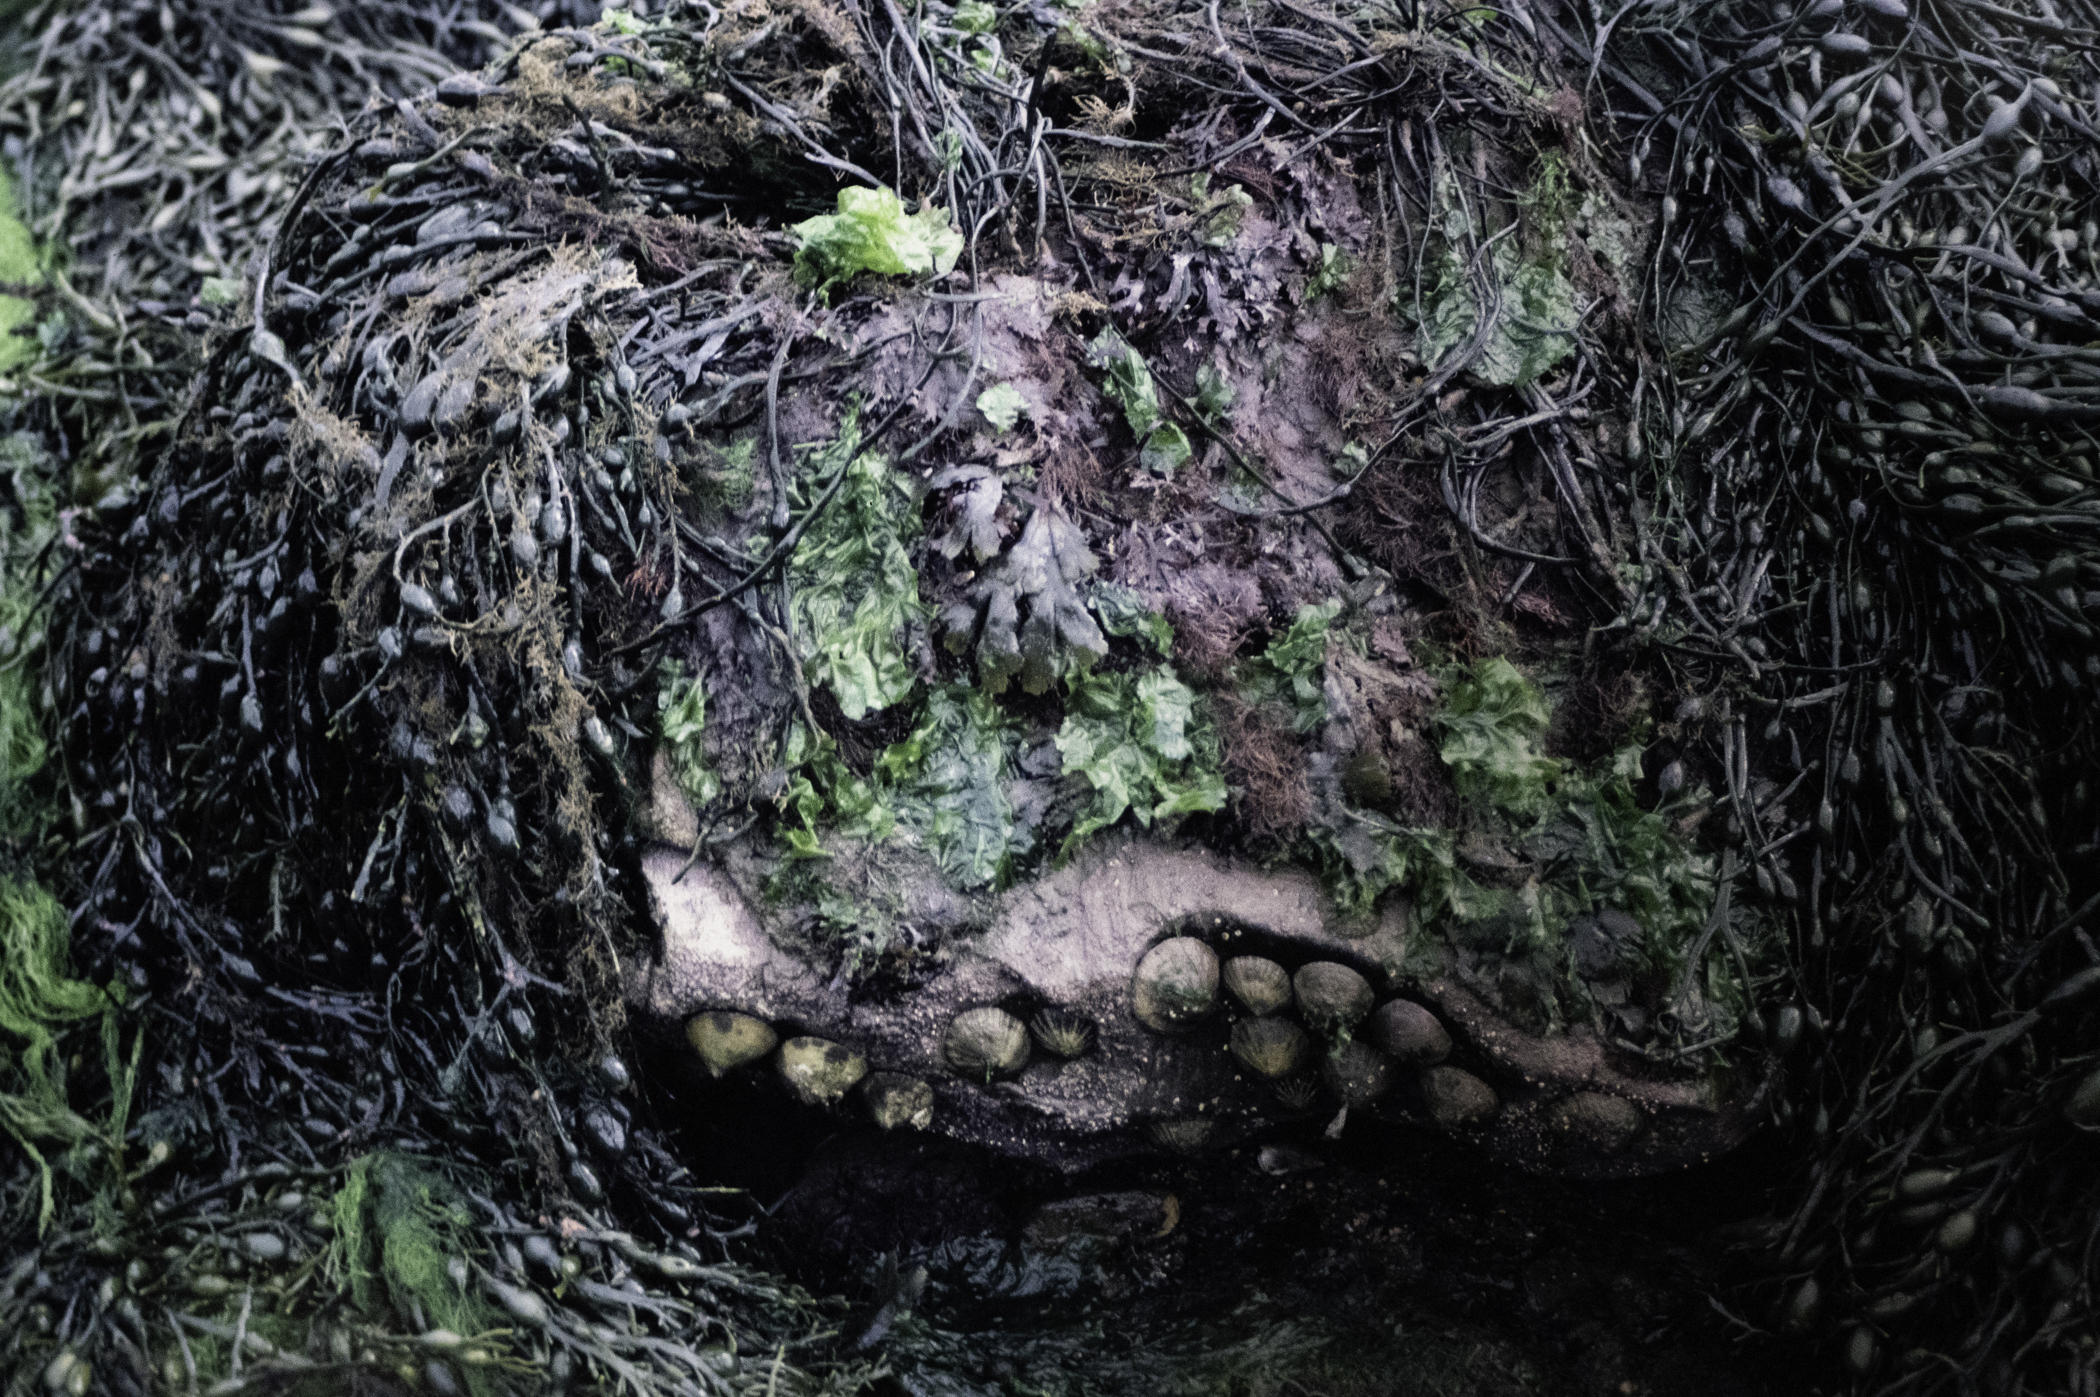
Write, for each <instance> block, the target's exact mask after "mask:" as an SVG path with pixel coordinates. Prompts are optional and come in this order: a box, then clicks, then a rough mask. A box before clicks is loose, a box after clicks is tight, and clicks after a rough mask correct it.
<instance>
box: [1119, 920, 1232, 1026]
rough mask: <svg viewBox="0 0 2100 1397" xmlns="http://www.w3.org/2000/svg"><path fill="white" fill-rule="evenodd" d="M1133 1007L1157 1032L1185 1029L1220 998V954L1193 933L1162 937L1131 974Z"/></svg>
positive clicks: (1140, 1019) (1199, 1018)
mask: <svg viewBox="0 0 2100 1397" xmlns="http://www.w3.org/2000/svg"><path fill="white" fill-rule="evenodd" d="M1130 997H1131V1007H1132V1008H1133V1010H1134V1011H1135V1012H1136V1014H1137V1017H1138V1022H1139V1023H1141V1024H1143V1025H1144V1026H1145V1027H1147V1028H1149V1029H1152V1030H1153V1031H1154V1032H1156V1033H1184V1032H1186V1031H1188V1030H1189V1029H1191V1028H1193V1027H1195V1026H1196V1025H1197V1024H1198V1023H1200V1022H1202V1020H1203V1019H1204V1017H1205V1016H1206V1015H1208V1014H1209V1013H1210V1011H1211V1010H1212V1009H1213V1008H1215V1007H1216V1005H1217V1002H1218V955H1217V952H1215V951H1213V950H1211V948H1210V947H1209V946H1206V945H1205V944H1203V942H1201V941H1198V940H1197V939H1196V938H1195V937H1193V936H1177V937H1175V938H1173V939H1172V940H1170V941H1162V942H1160V943H1159V944H1158V945H1157V946H1154V947H1153V948H1152V949H1151V950H1149V951H1147V952H1145V956H1144V959H1142V960H1140V961H1139V962H1138V964H1137V973H1136V974H1135V975H1133V976H1132V977H1131V986H1130Z"/></svg>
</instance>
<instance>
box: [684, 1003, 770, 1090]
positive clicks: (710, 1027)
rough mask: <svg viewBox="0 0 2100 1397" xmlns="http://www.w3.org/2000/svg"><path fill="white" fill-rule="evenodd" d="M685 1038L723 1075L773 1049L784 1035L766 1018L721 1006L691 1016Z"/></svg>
mask: <svg viewBox="0 0 2100 1397" xmlns="http://www.w3.org/2000/svg"><path fill="white" fill-rule="evenodd" d="M685 1041H686V1042H688V1043H690V1044H692V1045H693V1051H694V1052H696V1053H698V1054H699V1055H700V1061H701V1062H703V1063H705V1064H706V1065H707V1070H708V1071H709V1072H711V1073H713V1074H714V1075H715V1076H717V1077H719V1076H721V1075H722V1074H723V1073H724V1072H727V1071H729V1070H731V1069H732V1068H737V1067H742V1066H743V1065H744V1064H745V1063H747V1062H756V1061H758V1060H759V1059H760V1058H762V1057H764V1056H765V1055H766V1054H767V1053H770V1052H772V1051H773V1049H774V1048H776V1047H778V1046H780V1035H779V1034H777V1033H775V1032H774V1031H773V1028H772V1025H770V1024H768V1023H767V1022H766V1021H765V1020H764V1019H754V1018H752V1017H751V1016H750V1015H749V1014H739V1013H736V1012H734V1011H732V1010H729V1009H717V1010H714V1011H713V1012H712V1013H706V1014H695V1015H694V1016H693V1017H692V1018H690V1019H688V1020H687V1021H686V1025H685Z"/></svg>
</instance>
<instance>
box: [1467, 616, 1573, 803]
mask: <svg viewBox="0 0 2100 1397" xmlns="http://www.w3.org/2000/svg"><path fill="white" fill-rule="evenodd" d="M1445 693H1446V698H1445V701H1444V706H1443V708H1442V709H1441V710H1439V712H1438V713H1437V716H1436V723H1437V726H1438V727H1439V728H1440V729H1442V731H1443V741H1442V744H1441V746H1440V748H1439V752H1440V755H1441V756H1442V757H1443V759H1444V764H1445V765H1446V766H1448V767H1450V768H1451V773H1452V775H1453V776H1454V777H1455V778H1456V779H1457V782H1458V790H1459V794H1460V795H1462V796H1464V797H1465V798H1466V799H1468V800H1470V801H1473V802H1475V803H1476V804H1479V805H1483V806H1492V807H1493V808H1495V809H1497V810H1501V811H1503V812H1505V813H1507V814H1510V815H1514V816H1518V817H1525V816H1536V815H1538V814H1540V813H1542V812H1543V811H1544V810H1545V809H1546V805H1547V802H1548V801H1549V799H1550V798H1551V797H1552V795H1553V793H1554V783H1555V782H1557V781H1558V780H1559V778H1560V775H1561V764H1560V763H1559V762H1558V761H1556V760H1554V759H1553V758H1552V757H1548V756H1545V755H1543V754H1541V753H1540V752H1539V751H1538V739H1539V738H1540V736H1542V735H1543V734H1544V733H1545V731H1546V726H1547V715H1546V702H1545V699H1544V698H1543V697H1542V696H1541V695H1540V693H1539V691H1538V689H1537V687H1536V686H1535V685H1533V684H1532V683H1531V682H1530V681H1529V680H1527V679H1525V678H1524V676H1523V675H1521V674H1519V673H1517V670H1516V666H1514V665H1512V664H1511V663H1510V662H1509V661H1508V660H1506V659H1504V658H1502V657H1501V656H1500V655H1497V656H1494V657H1493V658H1491V659H1487V660H1483V661H1481V662H1480V663H1479V664H1478V665H1476V666H1474V667H1473V669H1472V671H1471V672H1470V673H1467V674H1464V675H1461V676H1455V677H1454V678H1453V679H1452V681H1451V682H1450V683H1448V684H1447V685H1446V689H1445Z"/></svg>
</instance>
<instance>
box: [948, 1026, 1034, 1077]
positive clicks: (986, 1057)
mask: <svg viewBox="0 0 2100 1397" xmlns="http://www.w3.org/2000/svg"><path fill="white" fill-rule="evenodd" d="M942 1053H943V1055H944V1056H946V1057H947V1059H948V1065H949V1066H950V1067H952V1068H954V1069H955V1072H956V1075H957V1076H960V1077H967V1078H969V1079H970V1080H971V1081H973V1082H988V1081H990V1080H991V1079H992V1078H994V1077H1006V1076H1011V1075H1012V1074H1014V1073H1016V1072H1018V1071H1020V1070H1021V1069H1022V1068H1023V1067H1025V1066H1027V1065H1028V1029H1027V1027H1026V1026H1025V1025H1023V1024H1022V1022H1021V1021H1020V1020H1019V1019H1017V1018H1015V1017H1014V1016H1013V1015H1012V1014H1009V1013H1007V1012H1006V1011H1005V1010H1004V1009H966V1010H964V1011H963V1012H962V1013H960V1014H957V1015H956V1016H955V1022H953V1023H951V1024H949V1025H948V1038H947V1041H946V1042H945V1043H943V1044H942Z"/></svg>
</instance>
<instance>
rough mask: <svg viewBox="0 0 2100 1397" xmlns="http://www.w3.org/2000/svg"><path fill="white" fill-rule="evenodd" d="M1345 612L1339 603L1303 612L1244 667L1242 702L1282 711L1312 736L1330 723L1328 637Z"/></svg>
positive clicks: (1331, 601) (1330, 602)
mask: <svg viewBox="0 0 2100 1397" xmlns="http://www.w3.org/2000/svg"><path fill="white" fill-rule="evenodd" d="M1341 612H1342V602H1341V598H1339V597H1333V598H1330V599H1328V600H1327V601H1324V602H1321V603H1320V604H1319V605H1317V606H1312V605H1307V606H1301V607H1299V608H1298V617H1297V619H1296V620H1294V621H1292V622H1291V624H1290V628H1289V629H1288V630H1286V631H1284V633H1283V634H1282V635H1280V636H1278V637H1277V638H1276V639H1274V640H1272V641H1270V642H1269V646H1268V648H1267V649H1266V650H1264V651H1262V653H1261V654H1260V655H1258V656H1256V657H1255V658H1254V659H1252V660H1250V661H1248V662H1247V663H1246V664H1244V665H1242V666H1241V667H1240V694H1241V696H1242V697H1244V698H1245V699H1246V700H1247V701H1248V702H1249V703H1274V704H1280V705H1282V706H1283V707H1284V708H1285V709H1286V710H1287V711H1288V712H1289V713H1290V715H1291V727H1292V729H1293V730H1294V731H1297V732H1311V731H1312V730H1313V729H1314V728H1317V727H1318V726H1320V724H1322V723H1324V722H1326V721H1327V691H1326V689H1325V688H1324V687H1323V686H1322V684H1321V678H1322V675H1323V672H1324V670H1325V667H1326V664H1327V632H1328V630H1329V629H1330V628H1331V627H1332V626H1333V625H1334V618H1335V617H1337V616H1339V615H1341Z"/></svg>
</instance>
